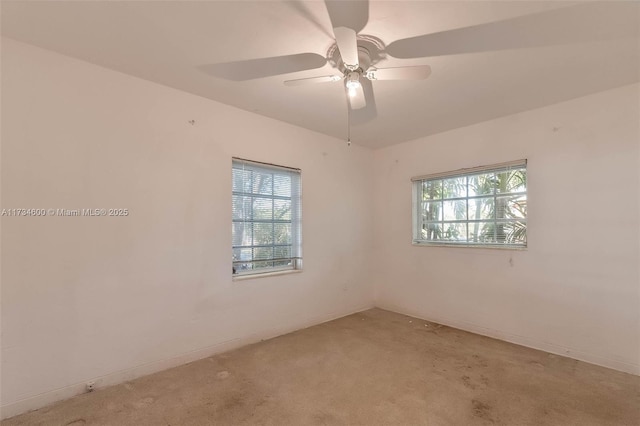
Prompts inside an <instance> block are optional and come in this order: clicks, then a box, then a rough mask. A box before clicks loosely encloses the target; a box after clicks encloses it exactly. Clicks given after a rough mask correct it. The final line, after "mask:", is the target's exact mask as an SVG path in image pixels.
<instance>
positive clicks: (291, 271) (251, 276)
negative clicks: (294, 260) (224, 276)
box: [231, 269, 302, 281]
mask: <svg viewBox="0 0 640 426" xmlns="http://www.w3.org/2000/svg"><path fill="white" fill-rule="evenodd" d="M300 272H302V269H286V270H284V271H272V272H261V273H258V274H241V275H233V276H232V277H231V279H232V281H245V280H251V279H254V278H267V277H275V276H278V275H289V274H299V273H300Z"/></svg>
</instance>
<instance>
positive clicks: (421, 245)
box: [411, 242, 528, 251]
mask: <svg viewBox="0 0 640 426" xmlns="http://www.w3.org/2000/svg"><path fill="white" fill-rule="evenodd" d="M411 245H412V246H414V247H439V248H441V247H445V248H446V247H448V248H474V249H489V250H515V251H526V250H527V249H528V247H526V246H525V247H506V246H485V245H482V244H478V245H474V244H438V243H428V244H425V243H415V242H412V243H411Z"/></svg>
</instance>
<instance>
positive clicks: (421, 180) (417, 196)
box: [411, 159, 528, 250]
mask: <svg viewBox="0 0 640 426" xmlns="http://www.w3.org/2000/svg"><path fill="white" fill-rule="evenodd" d="M520 169H524V176H525V182H524V190H523V191H516V192H498V190H497V187H496V186H494V187H493V188H492V192H491V193H481V194H478V193H474V194H473V195H470V194H469V178H471V177H474V176H480V175H483V174H491V173H505V172H510V171H513V170H520ZM527 172H528V171H527V160H526V159H521V160H515V161H510V162H505V163H498V164H492V165H486V166H479V167H472V168H465V169H459V170H455V171H450V172H442V173H434V174H429V175H422V176H416V177H413V178H411V183H412V200H413V202H412V235H411V240H412V245H414V246H422V247H469V248H493V249H507V250H526V249H527V246H528V239H527V231H528V226H527V220H528V209H527V208H526V201H527V200H528V191H527V189H528V182H527ZM455 178H465V183H464V186H465V195H464V196H455V197H444V194H442V193H441V195H440V197H439V198H434V199H433V200H434V201H431V202H430V201H426V200H425V199H424V197H423V193H422V192H421V191H422V188H423V187H424V185H425V182H437V181H440V182H442V183H444V181H445V180H446V179H455ZM518 196H519V197H522V196H524V200H525V212H524V215H523V217H519V218H504V217H503V218H498V217H497V213H496V206H497V202H496V201H497V199H498V198H507V197H518ZM491 198H492V199H493V202H494V207H493V217H492V218H481V219H470V218H469V211H470V207H469V201H470V200H478V199H491ZM446 201H449V202H454V203H455V202H459V201H465V202H466V207H465V212H466V213H465V214H466V219H454V220H447V219H445V214H444V212H443V211H440V212H438V213H439V215H440V218H439V219H437V220H431V221H429V220H427V221H423V217H424V215H423V213H424V209H423V206H424V205H425V204H426V203H434V204H437V203H442V204H441V205H442V209H444V202H446ZM476 208H478V207H477V205H476ZM516 222H517V223H521V224H523V225H524V242H518V243H507V242H499V241H498V238H497V234H496V233H495V232H496V231H495V230H496V229H497V226H498V225H499V224H506V223H516ZM425 223H427V224H428V223H433V224H442V229H444V226H445V225H446V224H449V225H451V224H456V223H460V224H465V226H466V228H467V235H466V239H464V240H462V241H456V240H445V239H442V240H440V239H433V240H430V239H426V238H424V237H423V236H422V235H421V234H422V232H423V230H424V229H425V228H424V226H423V225H424V224H425ZM472 224H493V227H494V236H495V241H493V242H480V241H470V238H471V234H470V230H469V226H470V225H472ZM421 237H422V238H421ZM476 238H477V236H476Z"/></svg>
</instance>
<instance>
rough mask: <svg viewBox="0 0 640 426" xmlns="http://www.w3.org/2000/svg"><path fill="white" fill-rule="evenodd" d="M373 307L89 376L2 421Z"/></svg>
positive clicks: (7, 408) (27, 402)
mask: <svg viewBox="0 0 640 426" xmlns="http://www.w3.org/2000/svg"><path fill="white" fill-rule="evenodd" d="M373 307H374V306H373V304H370V305H365V306H359V307H355V308H351V309H347V310H344V311H337V312H332V313H329V314H326V315H321V316H316V317H309V318H305V319H302V320H300V321H298V322H297V324H296V325H294V326H283V327H273V328H270V329H267V330H262V331H260V332H259V333H252V334H250V335H248V336H244V337H239V338H236V339H231V340H227V341H224V342H218V343H215V344H213V345H211V346H207V347H204V348H200V349H196V350H193V351H190V352H186V353H184V354H181V355H178V356H175V357H172V358H168V359H162V360H157V361H153V362H150V363H147V364H142V365H138V366H135V367H132V368H129V369H126V370H120V371H114V372H112V373H109V374H106V375H103V376H100V377H88V378H87V379H86V380H83V381H82V382H80V383H75V384H73V385H69V386H65V387H62V388H58V389H53V390H50V391H47V392H43V393H41V394H38V395H35V396H32V397H29V398H25V399H22V400H19V401H15V402H11V403H8V404H6V405H2V406H1V407H0V419H6V418H9V417H13V416H17V415H19V414H23V413H26V412H28V411H33V410H37V409H39V408H43V407H45V406H47V405H50V404H53V403H55V402H58V401H62V400H65V399H69V398H72V397H74V396H76V395H80V394H82V393H85V392H86V383H87V382H90V381H93V382H95V388H96V389H99V388H104V387H107V386H113V385H117V384H121V383H125V382H128V381H130V380H133V379H136V378H138V377H142V376H146V375H149V374H153V373H157V372H158V371H163V370H167V369H169V368H173V367H178V366H180V365H184V364H187V363H190V362H193V361H197V360H200V359H203V358H207V357H210V356H212V355H216V354H219V353H222V352H227V351H230V350H233V349H237V348H240V347H242V346H246V345H250V344H252V343H257V342H259V341H261V340H267V339H272V338H274V337H277V336H282V335H284V334H288V333H291V332H294V331H297V330H302V329H305V328H308V327H312V326H314V325H318V324H322V323H324V322H328V321H332V320H334V319H337V318H342V317H344V316H347V315H351V314H355V313H357V312H362V311H365V310H368V309H372V308H373Z"/></svg>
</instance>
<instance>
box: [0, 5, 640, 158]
mask: <svg viewBox="0 0 640 426" xmlns="http://www.w3.org/2000/svg"><path fill="white" fill-rule="evenodd" d="M360 6H361V8H360V9H361V10H364V12H365V14H362V16H359V22H357V23H354V24H353V26H358V27H360V28H361V30H360V31H359V34H360V35H361V36H362V38H367V37H368V36H372V37H374V38H375V39H377V40H379V41H380V42H381V43H382V45H383V46H386V48H385V50H383V51H382V52H381V54H380V62H379V63H378V64H377V66H378V67H397V66H405V65H418V64H428V65H430V66H431V69H432V75H431V77H430V78H429V79H427V80H421V81H374V82H372V83H371V84H372V89H373V93H374V99H370V101H371V102H373V101H374V100H375V108H369V109H368V110H367V113H366V114H363V113H358V112H357V111H355V112H354V114H352V118H353V120H354V123H353V125H352V130H351V134H352V140H353V142H354V143H357V144H359V145H363V146H368V147H372V148H376V147H382V146H387V145H392V144H396V143H400V142H404V141H407V140H411V139H415V138H418V137H421V136H426V135H429V134H434V133H438V132H442V131H445V130H449V129H453V128H457V127H461V126H465V125H469V124H473V123H476V122H480V121H484V120H488V119H491V118H495V117H499V116H504V115H508V114H513V113H516V112H520V111H524V110H528V109H532V108H536V107H540V106H544V105H548V104H552V103H556V102H559V101H563V100H567V99H572V98H575V97H579V96H584V95H587V94H589V93H594V92H597V91H601V90H606V89H610V88H614V87H618V86H622V85H625V84H630V83H633V82H637V81H639V80H640V72H639V62H640V61H639V56H640V48H639V46H640V40H639V30H638V28H639V26H640V19H639V18H640V4H638V3H635V2H620V3H618V2H606V3H596V2H589V3H585V2H580V3H575V2H573V3H565V2H557V1H554V2H541V1H534V2H516V1H512V2H502V1H498V2H484V1H482V2H480V1H470V2H462V1H441V2H432V1H408V2H406V1H371V2H369V3H366V2H365V3H364V5H360ZM362 6H364V9H363V8H362ZM367 6H368V7H367ZM1 7H2V11H1V12H2V34H3V35H5V36H8V37H11V38H14V39H17V40H20V41H24V42H27V43H31V44H34V45H37V46H40V47H44V48H47V49H51V50H54V51H57V52H60V53H62V54H65V55H69V56H73V57H77V58H80V59H83V60H86V61H88V62H92V63H95V64H98V65H102V66H105V67H108V68H112V69H115V70H118V71H121V72H124V73H128V74H131V75H135V76H138V77H141V78H144V79H147V80H151V81H154V82H157V83H161V84H164V85H167V86H170V87H174V88H177V89H181V90H184V91H187V92H190V93H194V94H197V95H200V96H204V97H206V98H210V99H213V100H216V101H219V102H223V103H226V104H229V105H233V106H236V107H238V108H242V109H245V110H247V111H253V112H256V113H258V114H262V115H265V116H268V117H272V118H275V119H278V120H282V121H285V122H288V123H292V124H295V125H298V126H301V127H305V128H308V129H311V130H315V131H318V132H321V133H325V134H327V135H331V136H335V137H338V138H345V137H346V129H347V103H346V98H345V93H344V88H343V87H342V84H341V83H325V84H314V85H309V86H297V87H287V86H284V85H283V84H282V82H283V81H284V80H288V79H295V78H304V77H313V76H323V75H328V74H334V73H335V71H336V70H335V68H332V66H331V65H330V64H329V63H327V64H326V65H322V64H323V63H324V62H325V61H324V59H322V58H320V60H319V61H318V55H319V56H321V57H326V56H327V52H328V51H329V50H330V49H331V47H332V45H333V44H334V40H333V36H332V28H331V21H330V18H329V14H328V12H327V7H326V5H325V3H324V2H323V1H311V2H302V1H285V2H281V1H237V0H236V1H228V2H225V1H129V2H127V1H96V2H94V1H83V2H78V1H72V2H64V1H63V2H60V1H47V2H36V1H15V2H14V1H3V2H2V5H1ZM367 9H368V16H366V12H367ZM352 21H353V19H352ZM360 28H357V29H360ZM402 39H409V40H405V41H398V40H402ZM394 42H395V43H394ZM301 53H313V54H315V55H303V56H300V57H296V58H294V59H296V61H298V62H297V64H302V65H304V66H303V67H302V68H305V67H317V68H314V69H309V70H302V71H296V72H290V73H287V74H285V75H275V76H269V77H264V78H255V79H249V80H240V81H235V80H234V78H235V79H239V78H242V79H244V78H251V77H255V76H256V75H261V74H264V73H267V72H277V71H278V70H279V68H278V66H277V65H278V64H279V62H277V63H275V65H274V64H273V63H270V62H269V61H258V62H247V63H246V64H245V65H244V66H243V67H239V66H238V65H234V66H232V70H235V71H234V72H231V73H230V74H229V73H227V74H226V75H225V74H224V73H221V72H216V71H215V70H216V66H215V64H220V63H227V62H235V61H245V60H252V59H258V58H269V57H277V56H284V55H292V54H301ZM392 55H393V56H392ZM411 56H421V57H418V58H408V59H403V58H405V57H411ZM422 56H424V57H422ZM300 61H302V62H300ZM236 77H237V78H236ZM371 106H373V105H371Z"/></svg>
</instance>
